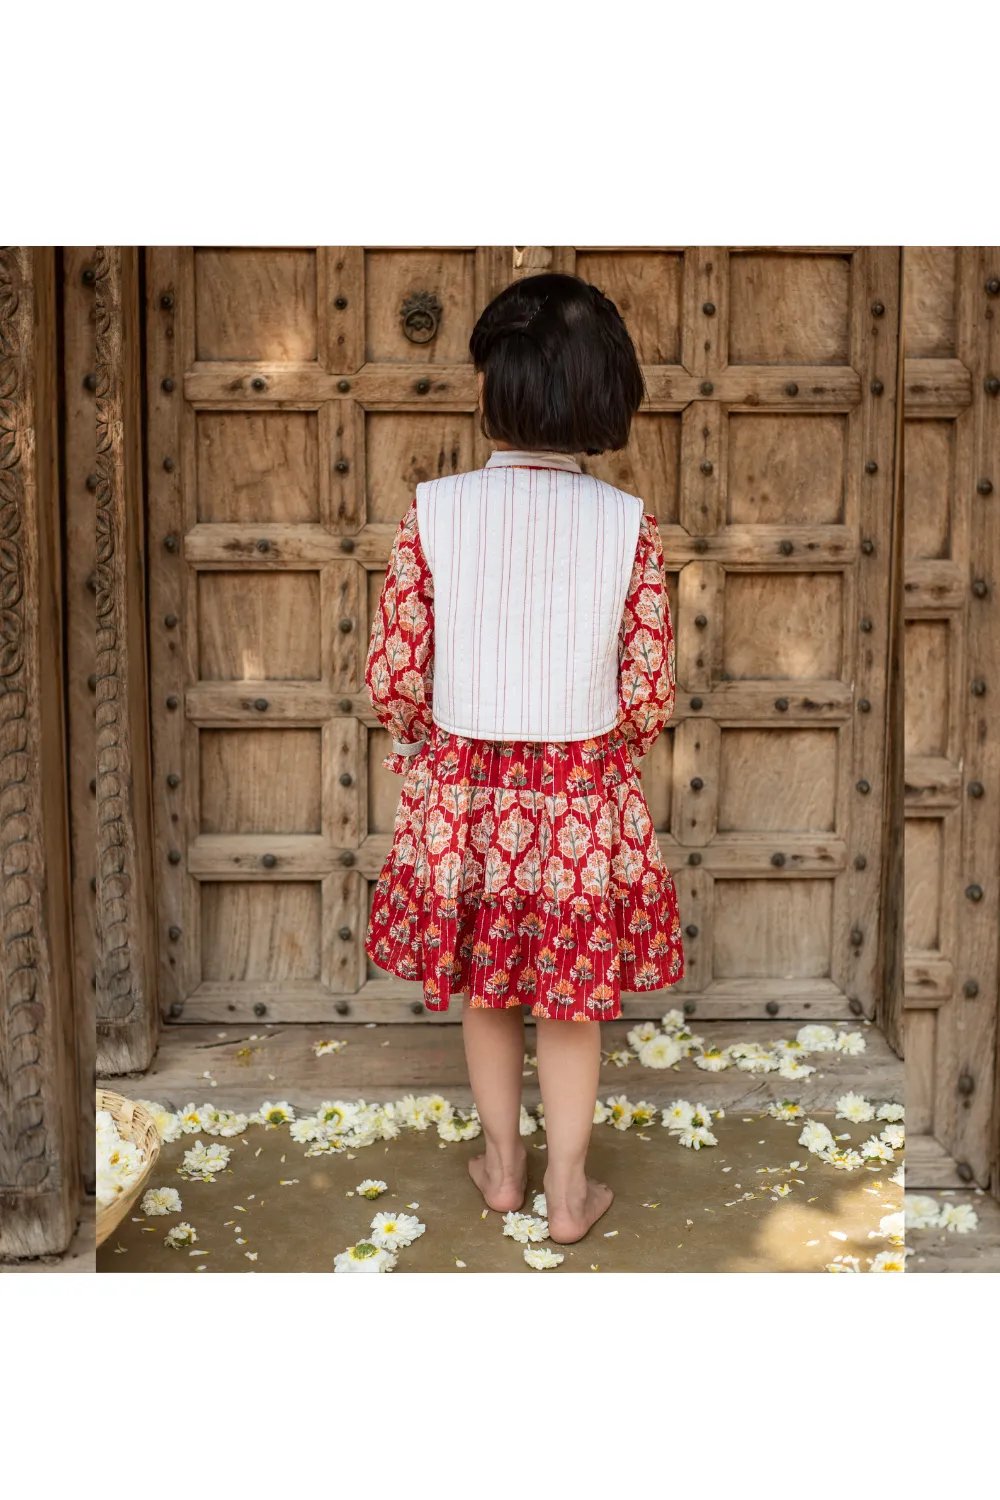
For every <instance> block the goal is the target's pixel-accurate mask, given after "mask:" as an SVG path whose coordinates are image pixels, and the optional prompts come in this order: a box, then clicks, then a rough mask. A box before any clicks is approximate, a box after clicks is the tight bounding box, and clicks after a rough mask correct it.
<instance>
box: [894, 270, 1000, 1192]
mask: <svg viewBox="0 0 1000 1500" xmlns="http://www.w3.org/2000/svg"><path fill="white" fill-rule="evenodd" d="M998 266H1000V250H998V249H997V247H995V246H994V247H982V246H980V247H976V246H971V247H970V246H963V247H957V248H956V247H948V246H932V247H908V248H907V249H906V251H905V252H904V307H905V316H906V324H905V329H904V339H905V343H906V363H905V411H904V415H905V432H906V437H905V445H906V469H905V481H904V483H905V516H906V522H905V526H906V554H907V557H906V586H905V590H904V612H905V617H906V621H907V626H906V647H905V656H906V695H905V696H906V729H905V743H906V772H905V786H906V795H905V802H906V813H907V837H906V841H905V851H906V852H905V886H906V892H907V919H906V929H905V930H906V950H905V963H904V972H905V985H904V993H905V1004H906V1007H907V1019H906V1034H907V1069H908V1078H909V1084H908V1088H909V1094H910V1100H908V1103H909V1102H910V1101H912V1105H913V1115H914V1120H915V1121H916V1122H919V1124H920V1127H921V1128H922V1130H923V1132H924V1134H925V1136H926V1138H927V1147H926V1150H924V1152H923V1154H922V1155H921V1154H920V1153H919V1152H918V1154H917V1156H916V1158H915V1160H916V1161H917V1163H918V1164H919V1163H923V1162H924V1160H925V1158H926V1164H925V1165H920V1166H918V1170H919V1172H920V1173H921V1174H922V1175H921V1177H920V1181H921V1182H922V1184H923V1185H925V1186H932V1185H938V1186H947V1185H952V1186H957V1185H960V1184H961V1182H962V1178H961V1177H960V1176H958V1175H957V1173H958V1168H957V1167H956V1163H959V1164H961V1167H962V1170H963V1171H965V1172H966V1173H967V1174H970V1173H971V1174H972V1178H973V1180H974V1181H975V1182H978V1183H980V1184H981V1185H984V1186H985V1185H986V1183H987V1182H988V1181H990V1182H991V1183H992V1186H993V1189H994V1191H995V1192H998V1193H1000V1181H998V1176H1000V1174H998V1168H997V1165H996V1162H997V1155H998V1151H1000V1146H998V1142H997V1136H998V1128H1000V1127H998V1123H997V1120H998V1112H997V1103H996V1100H997V1094H998V1084H997V1082H996V1078H997V1072H996V1070H997V1061H996V1058H997V1046H996V1034H997V1008H998V993H997V991H998V960H997V927H998V914H1000V879H998V865H1000V752H998V749H997V741H998V731H1000V719H998V713H1000V709H998V706H997V693H996V691H995V689H996V687H997V684H995V683H994V682H993V674H994V673H995V668H996V662H997V660H998V659H1000V599H998V577H997V558H998V556H1000V528H998V523H997V519H996V507H995V504H994V503H993V502H992V498H991V496H990V495H986V496H984V495H983V494H981V493H980V490H979V485H980V483H981V481H982V480H984V479H987V480H989V481H990V482H991V483H992V484H993V485H994V486H995V487H996V486H998V485H1000V475H998V474H997V472H996V463H997V453H998V451H1000V422H998V403H997V398H996V397H995V396H991V395H990V393H989V391H988V390H987V388H986V383H985V382H986V380H987V377H988V376H989V375H990V374H991V373H995V372H996V369H997V366H998V365H1000V346H998V335H997V327H996V325H997V311H998V309H997V299H996V297H995V296H992V295H991V294H990V292H989V291H988V290H987V282H988V281H989V279H990V277H991V276H996V275H997V274H998ZM973 683H977V684H978V683H982V684H983V686H984V688H985V691H984V692H983V693H982V695H979V694H978V693H976V692H973V691H972V684H973ZM977 886H978V887H981V888H982V891H983V896H982V899H981V900H979V901H973V900H971V899H970V898H969V895H968V891H969V889H970V888H974V887H977ZM907 1156H908V1162H909V1158H910V1153H909V1150H908V1153H907ZM909 1178H911V1174H910V1173H909V1172H908V1179H909Z"/></svg>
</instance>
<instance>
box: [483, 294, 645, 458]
mask: <svg viewBox="0 0 1000 1500" xmlns="http://www.w3.org/2000/svg"><path fill="white" fill-rule="evenodd" d="M469 349H470V352H471V354H472V359H473V363H474V364H475V367H476V369H477V370H481V371H482V372H483V374H484V376H485V379H484V382H483V412H482V419H481V426H482V430H483V434H484V436H485V437H487V438H489V439H490V440H491V441H493V442H497V441H500V442H504V443H510V444H511V445H512V446H513V447H515V448H523V449H536V448H541V449H545V450H547V451H549V452H556V453H590V454H593V453H604V452H605V451H606V450H607V449H617V448H624V447H625V444H626V443H627V442H628V435H629V429H630V427H631V425H632V418H633V416H634V415H635V413H636V412H637V411H638V409H639V406H640V403H641V402H642V400H643V397H644V396H645V394H646V390H645V386H644V384H643V379H642V370H641V369H640V367H639V360H638V357H637V356H636V352H635V346H634V345H633V343H632V340H631V338H630V337H629V332H628V329H627V328H626V327H625V324H624V322H623V320H622V316H621V314H620V313H619V311H618V309H617V307H615V304H614V303H613V302H612V301H611V300H610V299H609V298H608V297H605V295H604V293H603V292H599V291H598V289H597V287H595V286H591V285H590V283H589V282H587V281H583V280H582V279H581V278H580V277H579V276H562V275H559V274H558V273H556V272H548V273H545V274H544V275H541V276H526V277H525V278H524V280H523V281H515V282H513V283H512V285H510V286H509V287H507V288H506V289H505V290H504V291H502V292H501V293H500V295H499V296H498V297H494V299H493V301H492V302H491V303H490V304H489V306H488V307H486V308H485V309H484V310H483V312H482V314H481V315H480V317H479V320H478V322H477V323H476V326H475V328H474V329H473V330H472V337H471V339H470V340H469Z"/></svg>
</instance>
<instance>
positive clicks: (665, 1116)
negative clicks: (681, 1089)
mask: <svg viewBox="0 0 1000 1500" xmlns="http://www.w3.org/2000/svg"><path fill="white" fill-rule="evenodd" d="M693 1122H694V1105H693V1104H689V1103H688V1101H687V1100H686V1099H675V1100H674V1102H673V1104H668V1105H667V1107H666V1109H665V1110H664V1111H663V1113H662V1115H661V1118H660V1123H661V1124H662V1125H666V1126H667V1128H668V1130H687V1129H688V1128H689V1127H690V1126H691V1125H692V1124H693Z"/></svg>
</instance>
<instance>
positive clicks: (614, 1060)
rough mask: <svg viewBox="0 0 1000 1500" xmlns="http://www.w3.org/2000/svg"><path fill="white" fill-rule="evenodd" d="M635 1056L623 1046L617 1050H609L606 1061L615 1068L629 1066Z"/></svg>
mask: <svg viewBox="0 0 1000 1500" xmlns="http://www.w3.org/2000/svg"><path fill="white" fill-rule="evenodd" d="M633 1056H634V1054H633V1053H631V1052H629V1051H628V1050H627V1049H626V1048H621V1049H619V1050H618V1051H617V1052H609V1053H608V1055H607V1057H606V1058H605V1059H604V1061H605V1062H606V1063H609V1064H610V1065H611V1067H613V1068H627V1067H628V1065H629V1063H630V1062H631V1061H632V1058H633Z"/></svg>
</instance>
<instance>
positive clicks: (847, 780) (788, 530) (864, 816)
mask: <svg viewBox="0 0 1000 1500" xmlns="http://www.w3.org/2000/svg"><path fill="white" fill-rule="evenodd" d="M549 266H551V267H553V268H554V269H565V270H570V271H573V270H576V271H578V273H579V274H580V275H582V276H584V277H586V278H587V279H588V280H591V281H594V282H596V283H597V284H598V285H599V286H601V287H602V288H603V289H604V290H605V291H607V292H608V294H609V295H610V296H611V297H613V298H614V299H615V300H616V301H617V302H618V303H619V306H620V307H621V309H622V311H623V313H624V314H625V316H626V318H627V320H628V322H629V325H630V327H631V328H632V330H633V333H634V335H635V337H636V340H637V344H638V346H639V353H640V358H641V360H642V362H643V365H644V368H645V374H646V380H647V385H648V388H649V393H650V402H649V408H648V410H647V411H644V412H643V413H642V414H641V415H640V416H639V418H638V419H637V421H636V424H635V429H634V433H633V438H632V441H631V443H630V446H629V449H628V450H627V451H626V452H625V453H624V454H621V455H610V456H608V457H607V458H602V459H599V460H594V461H593V463H592V464H591V463H589V462H588V467H592V469H593V472H595V473H598V474H600V475H601V476H603V477H607V478H609V479H611V480H612V481H613V482H615V483H618V484H621V485H622V486H623V487H624V488H626V489H632V490H634V491H635V492H636V493H638V494H640V495H642V497H643V498H644V500H645V501H646V503H647V507H648V508H650V509H652V510H653V511H654V512H655V513H656V514H657V515H658V517H659V519H660V522H661V528H662V533H663V539H664V546H665V552H666V560H667V566H668V569H669V570H670V572H671V575H672V580H673V585H674V592H673V598H672V604H673V608H674V613H675V620H676V624H677V643H678V674H679V682H680V688H679V692H678V699H677V714H676V717H675V720H674V724H673V726H672V727H671V728H670V729H669V730H668V731H667V732H665V733H664V735H663V736H661V738H660V740H659V742H658V743H657V745H656V746H655V747H654V749H653V751H652V752H651V754H650V755H649V756H648V757H647V760H646V763H645V765H644V766H643V770H642V775H643V783H644V786H645V789H646V793H647V797H648V799H649V803H650V807H651V809H652V811H653V815H654V819H655V820H656V822H657V826H658V828H659V830H660V837H661V845H662V848H663V852H664V855H665V858H666V859H667V861H668V863H669V865H670V867H671V869H673V870H674V871H675V873H676V875H677V881H678V888H679V894H680V899H681V904H682V919H683V921H684V923H685V926H686V928H687V929H688V934H687V938H686V947H687V954H688V977H687V979H686V980H685V982H684V987H683V992H682V994H683V998H684V1000H685V1001H686V1003H687V1004H688V1005H689V1006H694V1007H696V1009H697V1013H698V1014H699V1015H715V1016H726V1015H761V1016H763V1015H765V1014H772V1013H774V1012H773V1007H774V1006H777V1007H778V1010H779V1013H780V1014H783V1015H789V1016H792V1015H796V1016H809V1017H819V1016H840V1015H846V1014H851V1013H857V1014H860V1013H861V1011H862V1010H864V1011H865V1012H867V1013H869V1014H870V1013H871V1010H872V1006H873V998H874V993H875V986H876V981H877V973H878V968H879V957H880V956H879V927H878V910H879V863H880V862H879V848H880V830H881V825H882V812H883V808H882V788H883V774H882V743H883V728H884V714H885V692H884V686H885V656H886V624H887V619H886V612H887V607H888V567H889V557H890V548H889V545H888V537H889V533H890V528H891V519H892V504H891V496H892V484H893V463H894V452H893V435H894V434H893V429H894V405H895V389H896V385H895V380H896V359H897V317H898V281H899V267H898V252H896V251H894V250H889V251H886V250H872V249H860V250H858V249H855V250H851V249H846V250H845V249H832V250H817V251H812V250H810V251H800V250H794V251H788V252H780V251H772V250H760V251H757V250H746V251H736V250H733V251H729V250H725V249H722V250H713V249H695V250H681V249H678V250H629V249H622V248H612V249H610V250H608V249H601V250H583V249H577V250H574V249H567V248H565V247H560V248H557V249H555V250H546V249H544V248H539V247H528V248H527V249H525V250H516V251H514V252H513V253H512V252H511V250H509V249H506V250H495V249H478V250H474V249H452V248H449V249H446V250H432V249H417V250H412V249H392V248H380V249H372V250H361V249H347V250H331V249H319V250H310V249H295V250H241V249H228V250H195V251H192V250H190V249H185V250H152V251H150V252H149V276H148V289H149V309H148V316H149V360H150V365H149V381H148V385H149V400H150V411H149V455H150V460H149V461H150V474H149V478H150V496H151V527H150V531H151V540H150V547H151V567H150V574H151V599H152V605H151V613H152V620H151V652H152V662H153V704H152V713H153V725H154V745H155V748H154V758H155V771H156V802H155V806H156V815H157V845H158V847H157V852H156V857H157V864H158V868H159V870H160V872H161V876H162V878H161V882H160V896H159V911H160V927H161V934H160V936H161V953H162V965H161V968H162V973H163V976H164V990H163V994H164V999H165V1001H166V1003H167V1006H168V1007H169V1008H172V1009H173V1011H174V1014H180V1013H181V1008H183V1014H184V1016H185V1019H189V1020H196V1019H200V1020H213V1021H215V1020H225V1019H229V1020H231V1019H233V1017H234V1014H235V1015H236V1016H238V1017H240V1018H241V1019H251V1018H252V1017H253V1016H254V1015H258V1016H266V1018H267V1019H269V1020H291V1019H301V1020H319V1019H326V1018H329V1017H332V1016H337V1015H345V1016H349V1017H350V1018H352V1019H358V1020H369V1019H375V1018H376V1017H377V1018H378V1019H380V1020H388V1019H400V1020H402V1019H410V1018H411V1017H412V1015H413V1014H415V1013H416V1014H421V1013H422V1006H421V1004H420V985H419V984H417V983H407V982H405V981H401V980H397V979H395V978H394V977H392V976H387V975H385V974H384V973H383V971H381V970H379V969H378V968H377V967H376V966H375V965H374V964H372V963H371V962H370V961H369V960H368V959H367V956H366V955H365V953H364V951H363V946H362V940H363V936H364V929H365V925H366V922H367V913H368V910H369V906H370V896H371V887H372V885H373V883H374V881H375V880H376V878H377V876H378V874H379V871H380V869H381V867H382V863H383V861H384V859H385V856H386V854H387V852H388V849H389V845H390V842H391V836H392V825H393V818H394V814H395V809H396V802H397V797H398V790H399V782H398V778H396V777H394V776H391V775H389V774H388V773H387V772H385V771H383V770H382V768H381V766H380V764H379V762H380V760H381V758H382V756H383V755H384V754H385V752H386V749H387V744H388V741H387V737H386V736H385V734H384V732H383V731H382V730H381V728H380V727H379V726H378V724H377V721H376V720H375V719H374V716H373V714H372V712H371V708H370V705H369V703H368V700H367V694H366V691H365V689H364V684H363V676H362V673H363V665H364V655H365V651H366V648H367V641H368V632H369V628H370V622H371V618H372V615H373V612H374V608H375V604H376V601H377V598H378V593H379V590H380V588H381V584H382V578H383V574H384V569H385V565H386V562H387V560H388V553H389V546H390V544H391V541H392V537H393V534H394V532H395V528H396V524H397V522H398V520H399V518H400V516H401V515H402V514H403V513H404V511H405V510H406V508H407V506H408V505H409V503H410V499H411V498H412V494H413V486H414V485H415V484H416V483H417V482H418V481H420V480H422V479H425V478H429V477H433V476H434V475H435V474H438V473H446V472H452V471H456V470H460V469H465V468H469V467H473V466H476V465H478V464H481V463H482V462H483V461H484V459H485V458H486V456H487V453H488V451H489V448H488V445H486V444H485V443H484V441H483V439H482V437H481V435H480V433H479V428H478V421H477V419H476V414H475V400H476V397H475V379H474V375H473V371H472V368H471V364H470V362H469V359H468V353H467V349H468V337H469V333H470V331H471V328H472V323H473V321H474V318H475V316H476V315H477V313H478V311H479V309H480V308H481V307H482V306H483V305H484V304H485V302H486V301H487V300H488V299H489V297H491V296H492V295H494V294H495V292H496V291H498V290H499V289H500V288H501V287H502V286H504V285H505V284H506V283H507V282H508V281H509V280H511V279H512V277H513V276H515V275H520V274H529V273H530V272H532V271H535V270H541V269H545V268H546V267H549ZM876 304H877V305H878V309H879V310H875V311H873V308H874V307H875V305H876ZM165 382H166V383H165ZM866 466H868V467H866ZM872 466H874V467H872ZM869 627H870V628H869ZM665 998H666V999H670V998H671V996H669V995H668V996H666V997H665V996H664V995H662V994H660V995H656V996H648V995H646V996H629V997H626V1001H625V1008H626V1011H627V1013H629V1014H631V1015H635V1016H639V1015H652V1014H659V1013H660V1012H661V1011H662V1010H663V1008H664V1001H665ZM768 1007H771V1009H770V1010H768ZM452 1019H456V1018H455V1017H452Z"/></svg>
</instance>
